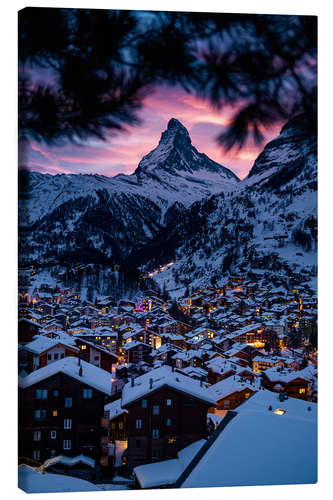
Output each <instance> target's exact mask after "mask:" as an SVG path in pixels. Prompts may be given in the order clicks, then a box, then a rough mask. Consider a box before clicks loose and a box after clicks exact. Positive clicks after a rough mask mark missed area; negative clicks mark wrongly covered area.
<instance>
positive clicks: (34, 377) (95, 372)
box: [19, 357, 111, 395]
mask: <svg viewBox="0 0 333 500" xmlns="http://www.w3.org/2000/svg"><path fill="white" fill-rule="evenodd" d="M80 365H81V366H82V375H80V374H79V372H80ZM80 365H79V363H78V359H77V358H73V357H68V358H63V359H59V360H58V361H54V363H50V364H49V365H47V366H44V367H43V368H40V369H39V370H36V371H34V372H32V373H30V374H29V375H27V376H26V377H19V387H21V388H22V389H25V388H27V387H30V386H32V385H34V384H37V383H38V382H41V381H43V380H46V379H48V378H49V377H52V376H53V375H55V374H57V373H64V374H65V375H68V376H69V377H72V378H74V379H76V380H78V381H79V382H81V383H82V384H85V385H88V386H90V387H93V388H94V389H96V390H98V391H100V392H104V394H107V395H110V394H111V374H110V373H109V372H107V371H105V370H102V369H101V368H98V367H97V366H95V365H92V364H91V363H87V362H86V361H83V360H81V361H80Z"/></svg>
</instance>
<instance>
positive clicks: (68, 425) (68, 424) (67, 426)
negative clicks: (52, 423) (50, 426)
mask: <svg viewBox="0 0 333 500" xmlns="http://www.w3.org/2000/svg"><path fill="white" fill-rule="evenodd" d="M71 428H72V419H71V418H65V419H64V429H71Z"/></svg>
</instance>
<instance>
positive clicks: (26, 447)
mask: <svg viewBox="0 0 333 500" xmlns="http://www.w3.org/2000/svg"><path fill="white" fill-rule="evenodd" d="M85 387H89V386H87V385H86V384H83V383H81V382H80V381H77V380H75V379H72V378H71V377H68V376H67V375H64V374H62V373H58V374H55V375H53V376H52V377H49V378H48V379H45V380H43V381H41V382H39V383H37V384H35V385H33V386H31V387H28V388H26V389H19V457H27V458H33V450H39V451H40V460H41V461H44V460H46V459H47V458H50V457H51V456H52V454H53V455H58V454H63V455H68V456H76V455H79V454H80V453H82V454H84V455H87V456H91V457H93V458H96V457H98V456H99V453H100V437H101V432H100V431H101V418H102V416H103V414H104V404H105V395H104V394H103V393H101V392H99V391H97V390H95V389H93V392H92V399H84V398H83V392H82V390H83V388H85ZM36 389H47V391H48V397H47V399H43V400H40V399H36ZM54 390H57V391H59V395H58V396H56V395H55V394H54V392H53V391H54ZM66 397H71V398H72V407H71V408H66V407H65V398H66ZM35 410H46V417H45V418H44V419H41V420H37V419H36V418H35V415H34V412H35ZM54 411H56V412H57V414H56V415H54V414H53V412H54ZM64 419H71V420H72V429H69V430H67V429H64ZM34 431H41V440H40V441H34V439H33V437H34ZM51 431H56V438H55V439H51ZM65 439H69V440H71V449H70V450H64V449H63V440H65ZM52 452H53V453H52Z"/></svg>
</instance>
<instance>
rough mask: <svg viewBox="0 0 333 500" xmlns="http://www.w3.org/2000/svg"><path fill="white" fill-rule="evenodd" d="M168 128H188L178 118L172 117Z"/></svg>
mask: <svg viewBox="0 0 333 500" xmlns="http://www.w3.org/2000/svg"><path fill="white" fill-rule="evenodd" d="M168 130H186V128H185V127H184V125H183V124H182V123H181V122H180V121H179V120H177V118H171V119H170V120H169V122H168ZM186 132H187V130H186Z"/></svg>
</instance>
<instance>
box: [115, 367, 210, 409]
mask: <svg viewBox="0 0 333 500" xmlns="http://www.w3.org/2000/svg"><path fill="white" fill-rule="evenodd" d="M150 379H151V380H152V384H151V386H150ZM162 387H169V388H171V389H174V390H176V391H177V392H181V393H184V394H186V395H188V396H190V397H193V398H196V399H199V400H200V401H203V402H205V403H207V404H208V405H211V406H216V401H215V399H214V397H213V396H212V395H211V394H210V392H209V391H208V389H207V388H206V387H205V386H204V385H201V384H200V382H198V381H197V380H194V379H193V378H190V377H187V376H186V375H183V374H181V373H178V372H176V371H173V370H172V369H171V367H170V366H168V365H163V366H161V367H159V368H156V369H154V370H151V371H149V372H148V373H145V374H144V375H141V376H140V377H137V378H136V379H134V385H133V386H132V382H131V381H130V382H128V383H127V384H126V385H125V386H124V388H123V393H122V407H126V406H128V405H130V404H131V403H133V402H134V401H136V400H138V399H140V398H142V397H144V396H147V395H149V394H151V393H153V392H155V391H156V390H158V389H161V388H162Z"/></svg>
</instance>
